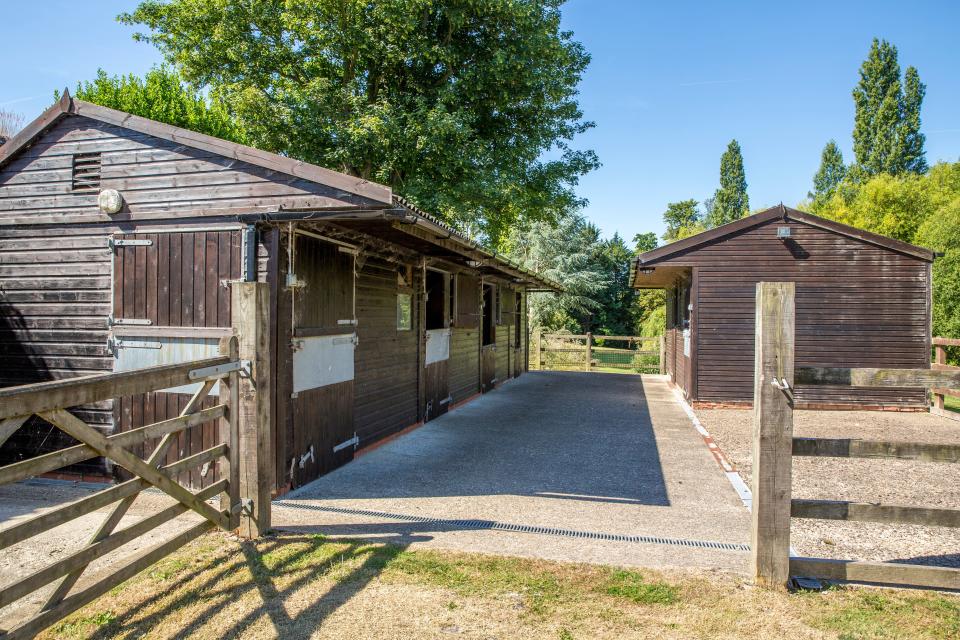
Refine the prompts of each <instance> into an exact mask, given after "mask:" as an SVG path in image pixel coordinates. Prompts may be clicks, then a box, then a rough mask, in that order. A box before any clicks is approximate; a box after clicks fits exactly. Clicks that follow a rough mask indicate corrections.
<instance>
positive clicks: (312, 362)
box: [293, 333, 356, 393]
mask: <svg viewBox="0 0 960 640" xmlns="http://www.w3.org/2000/svg"><path fill="white" fill-rule="evenodd" d="M296 343H297V344H296V345H295V347H296V348H295V350H294V352H293V390H294V392H295V393H298V392H300V391H306V390H308V389H316V388H318V387H325V386H327V385H331V384H337V383H339V382H347V381H348V380H353V351H354V347H355V346H356V334H353V333H344V334H339V335H333V336H311V337H309V338H297V339H296Z"/></svg>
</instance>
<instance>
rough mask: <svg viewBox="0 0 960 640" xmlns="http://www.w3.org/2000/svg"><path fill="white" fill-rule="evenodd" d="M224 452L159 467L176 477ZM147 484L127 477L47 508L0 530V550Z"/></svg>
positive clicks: (221, 449)
mask: <svg viewBox="0 0 960 640" xmlns="http://www.w3.org/2000/svg"><path fill="white" fill-rule="evenodd" d="M227 453H228V451H227V445H226V444H218V445H217V446H215V447H211V448H210V449H207V450H206V451H201V452H200V453H196V454H194V455H192V456H189V457H186V458H183V459H182V460H178V461H177V462H174V463H173V464H168V465H167V466H165V467H161V468H160V470H161V471H162V472H163V473H165V474H167V475H168V476H170V477H171V478H173V477H176V475H177V474H178V473H181V472H183V471H185V470H188V469H192V468H194V467H199V466H201V465H204V464H206V463H207V462H212V461H214V460H216V459H217V458H219V457H221V456H224V455H227ZM149 486H150V483H149V482H147V481H146V480H144V479H143V478H135V479H133V480H127V481H126V482H122V483H120V484H118V485H115V486H113V487H110V488H109V489H105V490H104V491H98V492H97V493H94V494H93V495H91V496H87V497H86V498H81V499H80V500H77V501H76V502H71V503H70V504H68V505H66V506H64V507H61V508H59V509H56V510H54V511H48V512H46V513H42V514H40V515H38V516H35V517H33V518H30V519H29V520H23V521H21V522H18V523H16V524H15V525H13V526H10V527H7V528H6V529H2V530H0V549H5V548H7V547H9V546H11V545H14V544H17V543H18V542H22V541H24V540H26V539H27V538H29V537H31V536H35V535H37V534H39V533H42V532H44V531H47V530H49V529H52V528H54V527H58V526H60V525H62V524H65V523H67V522H70V521H71V520H75V519H76V518H79V517H81V516H84V515H87V514H88V513H92V512H94V511H96V510H97V509H102V508H103V507H105V506H107V505H109V504H113V503H114V502H116V501H118V500H122V499H124V498H126V497H128V496H133V495H136V494H138V493H140V492H141V491H143V490H144V489H146V488H148V487H149Z"/></svg>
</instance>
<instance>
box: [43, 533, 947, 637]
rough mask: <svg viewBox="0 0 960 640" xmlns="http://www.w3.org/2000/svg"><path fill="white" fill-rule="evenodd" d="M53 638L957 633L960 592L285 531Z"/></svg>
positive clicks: (75, 620) (121, 600)
mask: <svg viewBox="0 0 960 640" xmlns="http://www.w3.org/2000/svg"><path fill="white" fill-rule="evenodd" d="M42 637H46V638H54V637H55V638H66V639H72V638H140V637H149V638H185V637H191V638H210V639H216V640H220V639H223V638H234V637H239V638H278V637H282V638H285V639H286V638H398V639H399V638H457V637H460V638H477V639H481V638H482V639H487V638H555V639H565V640H572V639H578V638H611V639H612V638H711V639H712V638H758V639H759V638H771V637H790V638H843V639H853V638H908V637H910V638H939V639H945V638H958V637H960V597H958V596H953V595H943V594H936V593H922V592H906V591H893V590H881V589H856V588H835V589H831V590H828V591H827V592H824V593H816V594H814V593H800V594H786V593H774V592H768V591H763V590H759V589H754V588H753V587H752V586H750V585H749V584H748V583H747V582H746V581H745V580H744V579H743V578H742V577H739V576H734V575H729V574H721V573H704V572H700V573H694V572H671V573H662V572H655V571H642V572H641V571H626V570H622V569H617V568H613V567H603V566H596V565H583V564H563V563H555V562H547V561H537V560H528V559H517V558H506V557H499V556H487V555H475V554H463V553H447V552H437V551H408V550H404V549H403V548H401V547H397V546H393V545H389V544H383V543H364V542H357V541H335V540H328V539H326V538H323V537H322V536H310V535H301V534H280V535H277V536H274V537H270V538H267V539H264V540H262V541H259V542H257V543H255V544H253V543H240V542H238V541H236V540H235V539H233V538H230V537H228V536H226V535H223V534H219V533H217V534H210V535H208V536H205V537H204V538H202V539H200V540H198V541H196V542H195V543H193V544H191V545H189V546H187V547H186V548H184V549H183V550H182V551H181V552H180V553H178V554H176V555H174V556H171V557H170V558H167V559H166V560H164V561H163V562H160V563H158V564H157V565H155V566H154V567H151V568H150V569H148V570H146V571H144V572H143V573H141V574H140V575H139V576H137V577H136V578H134V579H133V580H130V581H129V582H127V583H126V584H124V585H122V586H120V587H118V588H116V589H114V590H113V591H112V592H111V593H110V594H108V595H107V596H105V597H103V598H101V599H100V600H98V601H97V602H95V603H93V604H92V605H90V606H89V607H87V608H85V609H83V610H81V611H79V612H77V613H76V614H75V615H73V616H71V617H69V618H68V619H66V620H64V621H63V622H61V623H60V624H58V625H57V626H56V627H54V628H52V629H50V630H48V631H47V632H46V634H44V635H43V636H42Z"/></svg>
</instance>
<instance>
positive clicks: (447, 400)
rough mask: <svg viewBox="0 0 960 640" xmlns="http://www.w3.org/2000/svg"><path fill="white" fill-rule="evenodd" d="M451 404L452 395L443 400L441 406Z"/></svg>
mask: <svg viewBox="0 0 960 640" xmlns="http://www.w3.org/2000/svg"><path fill="white" fill-rule="evenodd" d="M451 402H453V396H452V395H450V396H447V397H446V398H444V399H443V400H441V401H440V404H441V405H444V404H450V403H451Z"/></svg>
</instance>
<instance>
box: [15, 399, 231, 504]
mask: <svg viewBox="0 0 960 640" xmlns="http://www.w3.org/2000/svg"><path fill="white" fill-rule="evenodd" d="M225 412H226V406H225V405H222V404H218V405H217V406H215V407H210V408H209V409H203V410H201V411H198V412H196V413H192V414H190V415H189V416H183V417H179V418H171V419H170V420H164V421H162V422H155V423H154V424H150V425H147V426H145V427H138V428H137V429H131V430H130V431H124V432H122V433H118V434H116V435H112V436H110V437H109V438H108V440H110V441H111V442H114V443H116V444H117V446H121V447H129V446H132V445H134V444H138V443H140V442H143V441H144V440H147V439H150V438H159V437H162V436H165V435H167V434H168V433H176V432H179V431H183V430H184V429H190V428H192V427H195V426H197V425H201V424H203V423H204V422H209V421H211V420H219V419H220V418H222V417H223V416H224V414H225ZM99 455H100V454H99V453H98V452H97V451H96V450H95V449H94V448H93V447H90V446H87V445H85V444H78V445H75V446H72V447H67V448H66V449H60V450H59V451H53V452H51V453H45V454H43V455H40V456H36V457H33V458H27V459H26V460H21V461H20V462H14V463H13V464H8V465H6V466H5V467H0V485H5V484H9V483H11V482H19V481H20V480H25V479H26V478H29V477H31V476H38V475H40V474H42V473H47V472H48V471H54V470H55V469H62V468H63V467H68V466H70V465H71V464H76V463H78V462H83V461H84V460H89V459H90V458H95V457H97V456H99Z"/></svg>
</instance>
